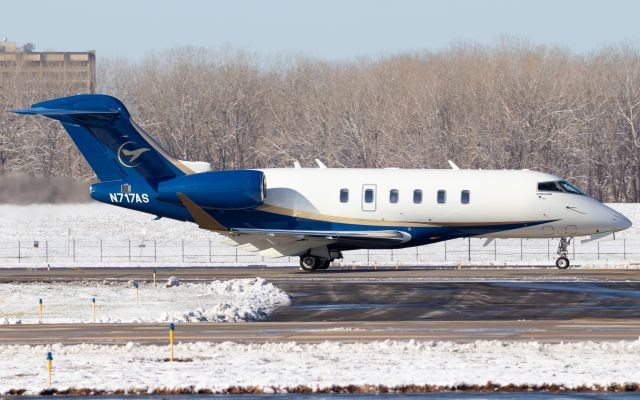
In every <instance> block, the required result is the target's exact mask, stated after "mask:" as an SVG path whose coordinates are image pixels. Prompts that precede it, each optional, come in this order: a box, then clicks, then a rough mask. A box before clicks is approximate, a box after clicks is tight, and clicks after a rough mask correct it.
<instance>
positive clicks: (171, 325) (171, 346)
mask: <svg viewBox="0 0 640 400" xmlns="http://www.w3.org/2000/svg"><path fill="white" fill-rule="evenodd" d="M175 329H176V326H175V325H174V324H173V322H172V323H170V324H169V361H171V362H173V338H174V333H175Z"/></svg>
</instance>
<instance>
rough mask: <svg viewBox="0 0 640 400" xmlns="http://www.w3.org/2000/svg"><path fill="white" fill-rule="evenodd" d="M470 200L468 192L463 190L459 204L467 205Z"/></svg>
mask: <svg viewBox="0 0 640 400" xmlns="http://www.w3.org/2000/svg"><path fill="white" fill-rule="evenodd" d="M470 200H471V198H470V193H469V191H468V190H463V191H462V192H460V202H461V203H462V204H469V201H470Z"/></svg>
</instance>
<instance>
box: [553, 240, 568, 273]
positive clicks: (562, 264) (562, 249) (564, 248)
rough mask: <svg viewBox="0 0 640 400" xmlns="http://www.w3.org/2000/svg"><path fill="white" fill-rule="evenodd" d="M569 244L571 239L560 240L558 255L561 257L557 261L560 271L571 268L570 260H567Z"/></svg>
mask: <svg viewBox="0 0 640 400" xmlns="http://www.w3.org/2000/svg"><path fill="white" fill-rule="evenodd" d="M569 244H571V238H568V239H567V238H560V244H558V255H559V256H560V257H558V259H557V260H556V267H558V268H559V269H567V268H569V258H567V255H568V254H569V251H568V248H569Z"/></svg>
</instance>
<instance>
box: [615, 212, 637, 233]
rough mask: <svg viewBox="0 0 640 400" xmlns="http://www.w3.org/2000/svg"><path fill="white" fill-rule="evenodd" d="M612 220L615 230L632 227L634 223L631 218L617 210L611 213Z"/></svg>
mask: <svg viewBox="0 0 640 400" xmlns="http://www.w3.org/2000/svg"><path fill="white" fill-rule="evenodd" d="M611 222H612V225H613V228H614V229H613V230H614V231H623V230H625V229H628V228H631V225H633V224H632V223H631V221H630V220H629V218H627V217H625V216H624V215H622V214H620V213H619V212H617V211H614V212H613V213H611Z"/></svg>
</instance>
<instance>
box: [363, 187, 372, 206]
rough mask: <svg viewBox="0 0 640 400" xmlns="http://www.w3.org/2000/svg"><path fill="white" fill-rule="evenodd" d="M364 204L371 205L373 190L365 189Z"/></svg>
mask: <svg viewBox="0 0 640 400" xmlns="http://www.w3.org/2000/svg"><path fill="white" fill-rule="evenodd" d="M364 202H365V203H373V189H366V190H365V191H364Z"/></svg>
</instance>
